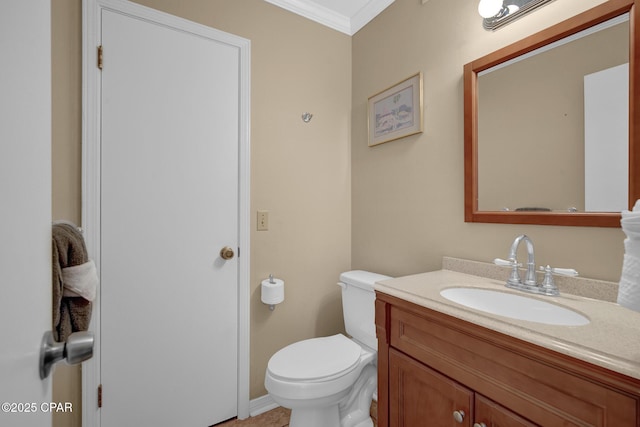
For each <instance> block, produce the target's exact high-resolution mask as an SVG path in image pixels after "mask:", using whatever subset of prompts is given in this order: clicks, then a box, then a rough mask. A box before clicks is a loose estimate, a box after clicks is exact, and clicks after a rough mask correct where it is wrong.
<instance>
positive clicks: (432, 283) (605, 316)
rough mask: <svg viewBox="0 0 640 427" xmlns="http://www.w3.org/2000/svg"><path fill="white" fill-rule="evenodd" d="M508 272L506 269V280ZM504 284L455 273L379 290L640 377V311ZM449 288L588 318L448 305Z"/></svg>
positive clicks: (381, 285)
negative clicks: (564, 319) (582, 321)
mask: <svg viewBox="0 0 640 427" xmlns="http://www.w3.org/2000/svg"><path fill="white" fill-rule="evenodd" d="M506 277H507V272H506V271H505V280H506ZM504 283H505V282H504V280H503V281H500V280H496V279H492V278H486V277H480V276H475V275H471V274H465V273H461V272H457V271H451V270H438V271H433V272H429V273H422V274H415V275H412V276H405V277H399V278H395V279H389V280H384V281H381V282H378V283H376V285H375V289H376V291H379V292H383V293H385V294H388V295H391V296H395V297H398V298H401V299H403V300H406V301H410V302H412V303H414V304H417V305H420V306H423V307H426V308H430V309H432V310H436V311H439V312H442V313H445V314H448V315H451V316H455V317H457V318H459V319H463V320H466V321H468V322H471V323H475V324H477V325H480V326H484V327H486V328H489V329H493V330H495V331H497V332H501V333H503V334H506V335H510V336H513V337H516V338H519V339H522V340H525V341H528V342H531V343H534V344H537V345H539V346H542V347H545V348H549V349H551V350H554V351H557V352H559V353H562V354H566V355H569V356H572V357H575V358H576V359H580V360H584V361H586V362H589V363H592V364H594V365H597V366H601V367H604V368H607V369H610V370H612V371H615V372H619V373H621V374H624V375H627V376H629V377H632V378H636V379H640V313H638V312H635V311H632V310H629V309H627V308H624V307H621V306H619V305H618V304H615V303H612V302H607V301H602V300H598V299H592V298H586V297H581V296H577V295H572V294H567V293H565V294H562V295H560V296H557V297H550V296H538V295H534V294H529V293H525V292H520V291H516V290H512V289H509V288H506V287H505V286H504ZM450 287H470V288H485V289H494V290H499V291H502V292H508V293H514V294H517V295H522V296H527V297H529V298H536V299H540V300H543V301H547V302H551V303H554V304H558V305H560V306H564V307H567V308H570V309H573V310H575V311H577V312H579V313H581V314H583V315H584V316H586V317H588V318H589V320H590V323H589V324H588V325H584V326H556V325H548V324H542V323H537V322H531V321H526V320H516V319H511V318H507V317H501V316H497V315H493V314H490V313H486V312H482V311H478V310H474V309H472V308H468V307H466V306H463V305H460V304H457V303H455V302H453V301H449V300H447V299H445V298H444V297H442V296H441V295H440V291H441V290H443V289H446V288H450Z"/></svg>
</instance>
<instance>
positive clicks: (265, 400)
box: [249, 394, 280, 417]
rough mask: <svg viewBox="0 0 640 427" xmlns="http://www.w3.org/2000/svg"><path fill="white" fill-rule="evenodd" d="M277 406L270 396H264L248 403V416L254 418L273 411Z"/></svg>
mask: <svg viewBox="0 0 640 427" xmlns="http://www.w3.org/2000/svg"><path fill="white" fill-rule="evenodd" d="M278 406H280V405H278V404H277V403H276V402H274V400H273V399H272V398H271V396H270V395H268V394H265V395H264V396H262V397H258V398H257V399H252V400H251V401H249V416H251V417H255V416H256V415H260V414H262V413H264V412H267V411H270V410H272V409H275V408H277V407H278Z"/></svg>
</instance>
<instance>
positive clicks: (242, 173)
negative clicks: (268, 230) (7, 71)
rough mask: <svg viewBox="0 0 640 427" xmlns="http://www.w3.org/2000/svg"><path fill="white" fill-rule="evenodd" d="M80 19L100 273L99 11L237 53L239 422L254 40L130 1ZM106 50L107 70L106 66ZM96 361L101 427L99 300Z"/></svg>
mask: <svg viewBox="0 0 640 427" xmlns="http://www.w3.org/2000/svg"><path fill="white" fill-rule="evenodd" d="M82 8H83V12H82V14H83V19H82V44H83V47H82V51H83V55H82V58H83V59H82V111H83V114H82V227H83V229H84V237H85V241H86V244H87V250H88V251H89V254H90V255H91V257H92V258H93V259H94V260H95V262H96V267H97V269H98V272H100V188H101V187H100V172H101V171H100V132H101V108H100V106H101V96H102V95H101V85H100V81H101V78H100V73H101V71H100V69H99V68H98V67H97V63H98V54H97V51H98V46H100V45H101V33H102V31H101V20H100V16H101V12H102V10H105V9H106V10H111V11H114V12H116V13H123V14H132V15H135V16H141V17H143V18H144V19H147V20H149V21H152V22H157V23H160V24H162V25H166V26H169V27H172V28H177V29H179V30H182V31H185V32H190V33H195V34H198V35H200V36H204V37H207V38H210V39H214V40H217V41H219V42H221V43H225V44H227V45H229V46H233V47H235V48H237V49H238V53H239V62H240V63H239V76H238V81H239V110H238V114H239V129H238V135H239V140H238V162H239V165H238V166H239V173H238V179H239V183H238V184H239V195H238V196H239V197H238V200H239V202H238V204H239V206H238V224H239V225H238V245H239V247H238V418H240V419H243V418H247V417H248V416H249V366H250V355H249V338H250V337H249V325H250V324H249V315H250V312H249V299H250V286H249V285H250V283H249V274H250V253H251V251H250V165H251V162H250V153H251V150H250V112H251V109H250V100H251V87H250V83H251V76H250V71H251V64H250V60H251V42H250V41H249V40H247V39H244V38H242V37H238V36H235V35H232V34H229V33H225V32H223V31H219V30H216V29H214V28H212V27H208V26H205V25H201V24H197V23H194V22H192V21H188V20H186V19H183V18H179V17H176V16H173V15H169V14H167V13H164V12H160V11H157V10H154V9H150V8H148V7H146V6H141V5H138V4H136V3H132V2H129V1H126V0H83V3H82ZM107 58H108V53H106V52H105V66H108V65H107V64H108V59H107ZM93 311H94V315H93V320H92V330H93V331H94V333H95V348H94V357H93V359H92V360H90V361H88V362H86V363H85V364H84V366H83V369H82V425H83V426H84V427H94V426H100V411H99V409H98V406H97V402H98V386H99V384H100V350H101V341H100V296H99V295H98V296H97V299H96V303H95V304H94V309H93Z"/></svg>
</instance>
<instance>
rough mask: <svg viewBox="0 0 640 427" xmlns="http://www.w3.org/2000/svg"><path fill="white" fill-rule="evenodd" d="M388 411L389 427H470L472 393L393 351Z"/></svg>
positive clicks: (391, 353) (391, 354) (391, 355)
mask: <svg viewBox="0 0 640 427" xmlns="http://www.w3.org/2000/svg"><path fill="white" fill-rule="evenodd" d="M389 407H390V408H389V418H390V420H389V424H390V427H423V426H424V427H428V426H438V427H471V426H472V425H473V422H472V420H473V413H472V410H473V391H471V390H469V389H468V388H466V387H464V386H462V385H461V384H459V383H457V382H456V381H453V380H452V379H451V378H448V377H445V376H444V375H442V374H439V373H438V372H436V371H434V370H433V369H430V368H428V367H427V366H425V365H423V364H421V363H419V362H417V361H415V360H413V359H411V358H410V357H408V356H405V355H404V354H402V353H400V352H397V351H395V350H393V349H392V350H390V351H389ZM454 413H456V415H457V416H458V418H459V420H456V419H455V418H456V417H455V416H454ZM460 417H461V418H460Z"/></svg>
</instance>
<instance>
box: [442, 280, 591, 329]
mask: <svg viewBox="0 0 640 427" xmlns="http://www.w3.org/2000/svg"><path fill="white" fill-rule="evenodd" d="M440 295H442V296H443V297H444V298H446V299H448V300H450V301H453V302H456V303H458V304H461V305H464V306H466V307H469V308H473V309H476V310H480V311H484V312H487V313H491V314H496V315H498V316H504V317H510V318H512V319H519V320H528V321H530V322H537V323H544V324H547V325H563V326H581V325H587V324H588V323H589V319H588V318H587V317H585V316H583V315H582V314H580V313H577V312H575V311H573V310H571V309H569V308H565V307H562V306H559V305H556V304H553V303H550V302H546V301H541V300H539V299H536V298H529V297H527V296H524V295H516V294H512V293H507V292H500V291H496V290H492V289H480V288H462V287H460V288H448V289H444V290H442V291H440Z"/></svg>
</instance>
